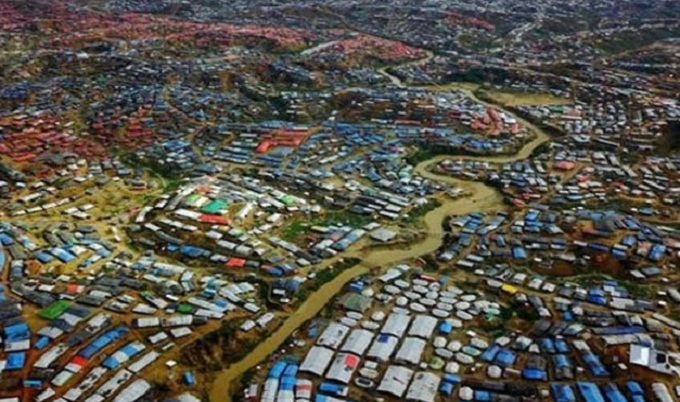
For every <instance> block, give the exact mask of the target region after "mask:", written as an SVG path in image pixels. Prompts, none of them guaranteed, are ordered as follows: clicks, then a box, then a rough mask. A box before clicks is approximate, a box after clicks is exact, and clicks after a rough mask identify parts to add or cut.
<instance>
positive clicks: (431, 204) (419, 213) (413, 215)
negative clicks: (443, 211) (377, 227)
mask: <svg viewBox="0 0 680 402" xmlns="http://www.w3.org/2000/svg"><path fill="white" fill-rule="evenodd" d="M441 205H442V203H441V202H440V201H439V200H437V199H432V200H428V202H427V204H423V205H420V206H418V207H415V208H413V209H412V210H411V212H409V214H408V217H405V218H404V219H403V221H404V222H405V223H414V222H416V221H418V220H419V219H421V218H422V217H424V216H425V215H427V213H428V212H430V211H433V210H435V209H437V208H439V207H441Z"/></svg>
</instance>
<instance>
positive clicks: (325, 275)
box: [298, 258, 361, 303]
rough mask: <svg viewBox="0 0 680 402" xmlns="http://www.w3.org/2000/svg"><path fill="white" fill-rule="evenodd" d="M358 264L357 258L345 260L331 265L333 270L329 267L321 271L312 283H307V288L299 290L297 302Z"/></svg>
mask: <svg viewBox="0 0 680 402" xmlns="http://www.w3.org/2000/svg"><path fill="white" fill-rule="evenodd" d="M360 262H361V260H360V259H359V258H345V259H343V260H342V261H339V262H337V263H335V264H334V265H333V268H330V267H329V268H327V269H322V270H321V271H319V272H317V274H316V278H314V280H313V281H310V282H309V286H305V287H303V288H302V289H300V293H299V294H298V301H299V302H300V303H301V302H303V301H304V300H306V299H307V298H308V297H309V295H311V294H312V293H314V292H316V291H318V290H319V289H320V288H321V286H323V285H324V284H326V283H328V282H331V281H332V280H333V279H335V278H336V277H337V276H338V275H340V274H341V273H342V272H343V271H345V270H346V269H349V268H352V267H354V266H355V265H357V264H359V263H360Z"/></svg>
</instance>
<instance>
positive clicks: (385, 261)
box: [210, 122, 550, 402]
mask: <svg viewBox="0 0 680 402" xmlns="http://www.w3.org/2000/svg"><path fill="white" fill-rule="evenodd" d="M527 123H528V122H526V123H525V122H523V124H527ZM527 125H528V126H529V127H530V128H531V129H532V130H534V131H535V132H536V138H535V139H534V140H532V141H531V142H529V143H527V144H525V145H524V147H523V148H522V149H521V150H520V151H519V152H518V153H516V154H515V155H511V156H507V155H504V156H457V157H456V158H457V159H463V160H480V161H489V162H512V161H515V160H520V159H525V158H527V157H528V156H529V155H531V153H532V152H533V150H534V149H536V148H537V147H538V146H540V145H541V144H543V143H545V142H546V141H548V140H549V139H550V137H549V136H548V135H547V134H546V133H544V132H543V131H542V130H540V129H538V128H537V127H534V126H533V125H530V123H529V124H527ZM450 158H452V157H451V156H445V155H443V156H437V157H435V158H432V159H430V160H427V161H424V162H422V163H420V164H418V165H417V166H416V168H415V173H417V174H419V175H421V176H423V177H425V178H427V179H431V180H437V181H441V182H445V183H447V184H449V185H452V186H456V187H459V188H461V189H463V190H464V191H465V192H466V193H468V194H470V196H468V197H462V198H457V199H452V200H450V201H446V202H443V203H442V205H441V206H439V207H438V208H435V209H433V210H432V211H430V212H428V213H427V214H426V215H425V216H424V218H423V221H424V224H425V227H426V233H427V235H426V236H425V238H423V239H422V240H421V241H419V242H417V243H414V244H411V245H410V246H408V247H403V248H399V249H378V250H373V251H371V252H369V253H368V254H365V255H362V253H361V251H355V252H350V253H348V257H359V258H361V259H362V263H361V264H360V265H357V266H355V267H353V268H350V269H348V270H346V271H344V272H343V273H342V274H340V275H338V276H337V277H336V278H335V279H333V280H332V281H330V282H328V283H326V284H325V285H323V286H322V287H321V288H320V289H319V290H318V291H317V292H315V293H313V294H312V295H311V296H310V297H309V298H308V299H307V300H306V301H305V302H304V303H303V304H302V305H301V306H300V308H299V309H298V310H296V311H295V312H294V313H293V314H291V315H290V316H289V317H288V318H287V319H286V320H285V322H284V324H283V325H282V326H281V327H280V328H279V329H278V330H276V331H275V332H274V333H273V334H272V335H271V336H270V337H269V338H268V339H267V341H266V342H263V343H261V344H260V345H258V346H257V347H256V348H255V349H254V350H253V351H252V352H251V353H249V354H248V355H247V356H246V357H245V358H244V359H242V360H241V361H239V362H238V363H235V364H232V365H231V366H229V367H228V368H227V369H225V370H224V371H222V372H221V373H220V374H219V375H218V376H217V378H216V379H215V381H214V383H213V386H212V388H211V390H210V400H211V401H213V402H231V401H232V393H233V391H234V390H233V389H232V386H234V385H235V384H238V380H239V378H240V377H241V376H242V375H243V374H244V373H246V372H247V371H248V370H250V369H251V368H253V367H255V366H257V365H258V364H259V363H260V362H262V361H263V360H265V359H266V358H267V357H268V356H269V355H271V354H272V353H274V352H276V351H277V350H278V349H279V348H280V347H281V345H282V344H283V343H284V342H285V341H286V339H288V337H289V336H290V335H291V334H292V333H293V332H294V331H295V330H296V329H297V328H299V327H300V326H301V325H302V324H304V323H305V322H306V321H308V320H310V319H312V318H314V317H315V316H316V315H318V314H319V312H320V311H321V309H323V307H324V306H325V305H326V304H327V303H328V302H330V301H331V300H332V299H333V297H335V295H336V294H337V293H338V292H340V291H341V290H342V288H343V287H344V286H345V285H346V284H347V283H348V282H350V281H351V280H352V279H353V278H356V277H357V276H360V275H363V274H365V273H367V272H368V270H369V268H376V267H380V268H389V267H390V266H392V265H394V264H396V263H398V262H401V261H405V260H409V259H413V258H417V257H420V256H422V255H425V254H429V253H432V252H434V251H436V250H437V249H438V248H439V247H440V246H441V245H442V239H443V234H444V232H443V229H442V222H443V220H444V219H445V218H446V217H447V216H449V215H453V214H455V215H461V214H467V213H471V212H476V211H482V212H494V211H498V210H502V209H505V208H507V206H506V205H505V204H504V202H503V197H502V196H501V195H500V193H499V192H498V191H496V190H495V189H493V188H491V187H488V186H487V185H486V184H484V183H481V182H473V181H464V180H460V179H457V178H454V177H450V176H443V175H438V174H436V173H434V172H432V169H431V168H432V166H434V165H435V164H437V163H439V162H440V161H441V160H444V159H450Z"/></svg>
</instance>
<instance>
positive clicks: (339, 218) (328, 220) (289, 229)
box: [281, 210, 371, 241]
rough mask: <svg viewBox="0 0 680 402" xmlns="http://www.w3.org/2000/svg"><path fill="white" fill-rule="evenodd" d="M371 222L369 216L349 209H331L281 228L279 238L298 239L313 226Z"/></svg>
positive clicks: (354, 225)
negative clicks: (320, 214) (312, 217)
mask: <svg viewBox="0 0 680 402" xmlns="http://www.w3.org/2000/svg"><path fill="white" fill-rule="evenodd" d="M370 222H371V218H370V217H367V216H363V215H359V214H355V213H353V212H350V211H345V210H343V211H331V212H328V213H326V214H324V215H322V216H319V217H316V218H314V219H311V220H308V219H299V220H295V221H293V222H291V223H290V224H288V225H287V226H285V227H284V228H283V229H282V230H281V238H282V239H283V240H287V241H293V240H296V239H299V238H300V237H301V236H304V235H305V234H307V232H309V230H310V229H311V228H312V227H314V226H331V225H349V226H352V227H355V228H356V227H361V226H364V225H367V224H369V223H370Z"/></svg>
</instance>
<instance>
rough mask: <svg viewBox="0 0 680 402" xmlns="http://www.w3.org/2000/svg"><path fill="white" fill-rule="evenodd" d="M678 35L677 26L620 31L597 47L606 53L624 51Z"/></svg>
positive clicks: (679, 32) (679, 31)
mask: <svg viewBox="0 0 680 402" xmlns="http://www.w3.org/2000/svg"><path fill="white" fill-rule="evenodd" d="M678 36H680V30H679V29H678V28H668V27H666V28H659V29H649V30H641V31H631V32H625V33H622V34H620V35H618V36H616V37H614V38H611V39H606V40H604V41H602V42H600V43H598V44H597V47H598V48H600V49H601V50H602V51H604V52H606V53H624V52H628V51H631V50H635V49H639V48H642V47H645V46H648V45H651V44H652V43H654V42H658V41H660V40H664V39H668V38H674V37H678Z"/></svg>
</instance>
